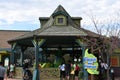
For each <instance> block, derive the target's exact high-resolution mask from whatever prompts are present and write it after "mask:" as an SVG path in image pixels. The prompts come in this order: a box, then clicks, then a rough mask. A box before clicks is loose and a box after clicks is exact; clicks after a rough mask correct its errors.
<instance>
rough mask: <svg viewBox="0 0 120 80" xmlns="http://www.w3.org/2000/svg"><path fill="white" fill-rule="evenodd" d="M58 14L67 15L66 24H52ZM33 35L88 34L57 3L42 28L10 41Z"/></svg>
mask: <svg viewBox="0 0 120 80" xmlns="http://www.w3.org/2000/svg"><path fill="white" fill-rule="evenodd" d="M58 14H63V15H64V16H66V17H67V20H68V21H67V22H68V25H67V26H54V25H53V23H54V21H55V19H54V16H56V15H58ZM89 33H92V34H94V35H92V36H93V37H96V36H97V34H95V33H93V32H90V31H89ZM34 35H36V36H38V37H42V36H88V35H90V34H88V33H87V30H84V29H82V28H81V27H80V26H77V25H76V24H75V23H74V21H73V20H72V17H71V16H70V15H69V14H68V13H67V11H66V10H65V9H64V8H63V7H62V6H61V5H59V6H58V7H57V9H56V10H55V11H54V12H53V14H52V15H51V16H50V18H49V20H48V21H47V22H46V24H45V25H43V26H42V28H39V29H36V30H34V31H32V32H29V33H27V34H25V35H22V36H19V37H18V38H15V39H12V40H10V41H16V40H20V39H25V38H32V37H33V36H34ZM10 41H9V42H10Z"/></svg>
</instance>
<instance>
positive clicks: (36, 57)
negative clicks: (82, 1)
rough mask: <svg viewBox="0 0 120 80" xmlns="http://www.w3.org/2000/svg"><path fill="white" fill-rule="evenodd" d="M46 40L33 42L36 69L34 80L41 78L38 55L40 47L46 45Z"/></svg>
mask: <svg viewBox="0 0 120 80" xmlns="http://www.w3.org/2000/svg"><path fill="white" fill-rule="evenodd" d="M44 41H45V40H44V39H40V40H38V39H36V37H35V39H34V40H32V43H33V45H34V47H35V69H34V72H33V79H32V80H40V77H39V74H40V73H39V69H38V53H39V47H40V46H41V45H42V44H43V43H44Z"/></svg>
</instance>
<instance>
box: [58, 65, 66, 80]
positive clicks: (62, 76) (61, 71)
mask: <svg viewBox="0 0 120 80" xmlns="http://www.w3.org/2000/svg"><path fill="white" fill-rule="evenodd" d="M59 69H60V80H65V64H64V63H62V64H61V65H60V66H59Z"/></svg>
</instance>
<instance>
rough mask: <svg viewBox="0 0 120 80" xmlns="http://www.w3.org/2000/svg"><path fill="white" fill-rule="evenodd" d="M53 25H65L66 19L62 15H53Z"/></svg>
mask: <svg viewBox="0 0 120 80" xmlns="http://www.w3.org/2000/svg"><path fill="white" fill-rule="evenodd" d="M54 24H55V25H57V26H65V25H67V19H66V16H64V15H58V16H56V17H55V23H54Z"/></svg>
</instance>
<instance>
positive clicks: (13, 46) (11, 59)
mask: <svg viewBox="0 0 120 80" xmlns="http://www.w3.org/2000/svg"><path fill="white" fill-rule="evenodd" d="M15 47H16V43H13V44H12V45H11V55H10V63H12V64H14V58H15V55H14V50H15Z"/></svg>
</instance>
